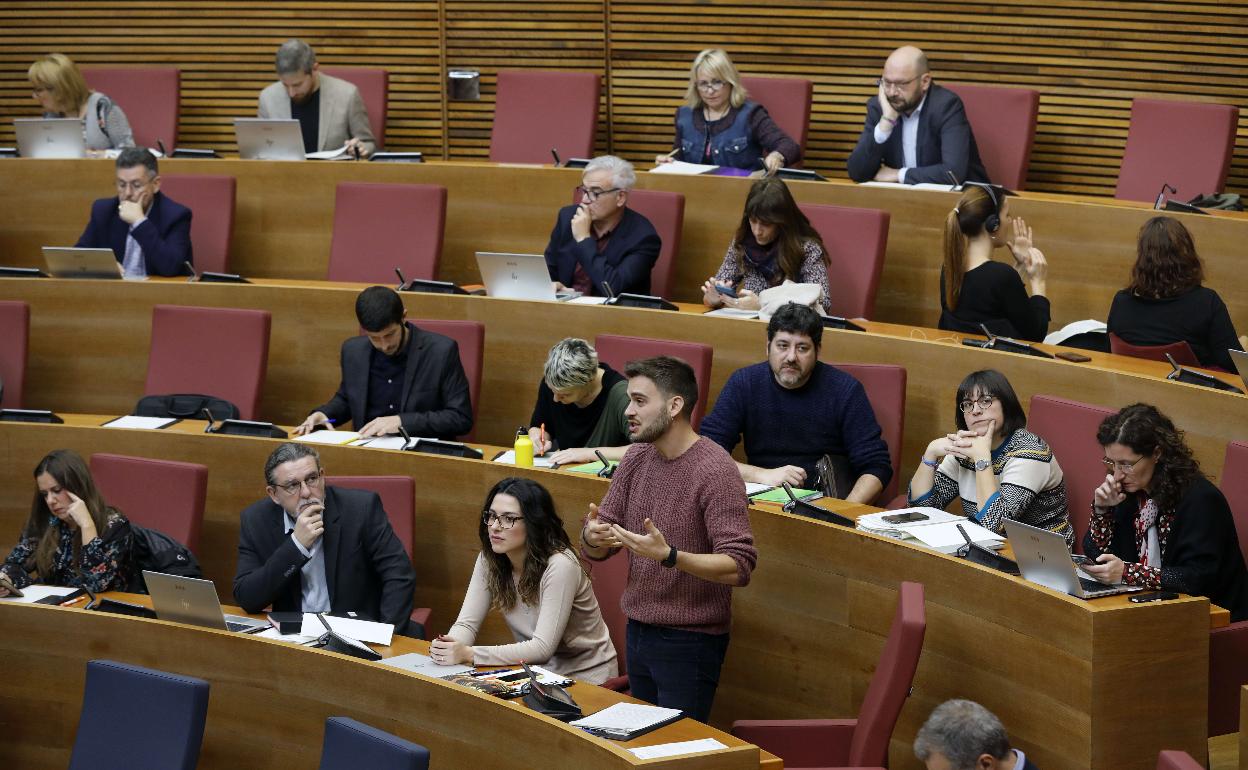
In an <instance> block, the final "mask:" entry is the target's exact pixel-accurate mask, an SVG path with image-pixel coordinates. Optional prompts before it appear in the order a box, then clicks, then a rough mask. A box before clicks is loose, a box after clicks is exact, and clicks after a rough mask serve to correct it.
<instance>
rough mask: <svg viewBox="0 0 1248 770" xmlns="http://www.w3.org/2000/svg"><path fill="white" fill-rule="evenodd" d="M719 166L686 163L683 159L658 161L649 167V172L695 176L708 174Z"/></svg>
mask: <svg viewBox="0 0 1248 770" xmlns="http://www.w3.org/2000/svg"><path fill="white" fill-rule="evenodd" d="M718 168H719V166H707V165H704V164H701V163H686V162H684V161H683V160H674V161H672V162H671V163H660V164H659V165H657V166H655V167H654V168H652V169H650V173H651V174H677V175H680V176H697V175H698V174H709V173H711V172H712V171H715V170H716V169H718Z"/></svg>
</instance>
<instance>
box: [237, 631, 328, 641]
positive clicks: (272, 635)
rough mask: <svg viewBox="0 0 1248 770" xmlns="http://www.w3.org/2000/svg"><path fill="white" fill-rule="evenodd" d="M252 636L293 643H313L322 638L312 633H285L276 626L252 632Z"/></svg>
mask: <svg viewBox="0 0 1248 770" xmlns="http://www.w3.org/2000/svg"><path fill="white" fill-rule="evenodd" d="M252 636H258V637H260V638H261V639H276V640H277V641H279V642H290V643H291V644H312V643H313V642H315V641H316V640H317V639H320V638H321V637H319V636H313V635H311V634H283V633H282V632H281V631H278V630H277V629H276V628H266V629H264V630H263V631H258V632H256V633H254V634H252Z"/></svg>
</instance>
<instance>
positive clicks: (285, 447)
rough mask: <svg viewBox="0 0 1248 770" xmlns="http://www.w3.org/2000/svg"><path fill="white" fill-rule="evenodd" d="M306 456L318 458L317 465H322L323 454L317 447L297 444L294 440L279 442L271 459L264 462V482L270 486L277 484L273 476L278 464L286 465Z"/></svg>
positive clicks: (270, 456)
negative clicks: (318, 451)
mask: <svg viewBox="0 0 1248 770" xmlns="http://www.w3.org/2000/svg"><path fill="white" fill-rule="evenodd" d="M305 457H311V458H314V459H315V460H316V467H318V468H319V467H321V456H320V454H319V453H317V451H316V450H315V449H313V448H312V447H311V446H309V445H307V444H297V443H295V442H294V441H287V442H285V443H283V444H278V445H277V449H274V450H273V452H272V454H270V455H269V459H268V460H266V461H265V463H264V483H265V484H268V485H269V486H271V487H273V486H277V482H276V481H275V480H274V478H273V471H275V470H277V466H279V465H285V464H286V463H288V462H293V461H295V460H302V459H303V458H305Z"/></svg>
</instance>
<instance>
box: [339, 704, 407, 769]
mask: <svg viewBox="0 0 1248 770" xmlns="http://www.w3.org/2000/svg"><path fill="white" fill-rule="evenodd" d="M360 767H367V768H369V770H429V749H426V748H425V747H424V746H421V745H419V744H415V743H412V742H411V741H405V740H403V739H402V738H399V737H398V736H395V735H391V734H390V733H387V732H382V731H381V730H378V729H377V728H375V727H369V726H368V725H366V724H364V723H363V722H357V721H355V720H354V719H348V718H347V717H330V718H329V719H326V720H325V743H324V744H323V745H322V746H321V769H320V770H356V769H357V768H360Z"/></svg>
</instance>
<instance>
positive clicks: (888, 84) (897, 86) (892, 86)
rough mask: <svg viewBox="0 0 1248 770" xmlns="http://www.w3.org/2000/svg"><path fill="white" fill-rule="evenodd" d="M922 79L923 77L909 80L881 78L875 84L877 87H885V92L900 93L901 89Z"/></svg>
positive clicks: (919, 76)
mask: <svg viewBox="0 0 1248 770" xmlns="http://www.w3.org/2000/svg"><path fill="white" fill-rule="evenodd" d="M921 77H923V76H922V75H915V76H914V77H912V78H910V79H909V80H885V79H884V78H880V79H879V80H877V81H875V84H876V85H877V86H884V90H885V91H900V90H901V89H903V88H905V87H906V86H908V85H910V84H911V83H913V82H914V81H916V80H918V79H919V78H921Z"/></svg>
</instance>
